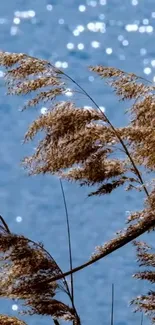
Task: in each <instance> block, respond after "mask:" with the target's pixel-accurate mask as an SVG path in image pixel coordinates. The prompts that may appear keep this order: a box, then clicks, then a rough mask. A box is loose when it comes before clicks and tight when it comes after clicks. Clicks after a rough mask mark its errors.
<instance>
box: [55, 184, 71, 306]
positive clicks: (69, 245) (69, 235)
mask: <svg viewBox="0 0 155 325" xmlns="http://www.w3.org/2000/svg"><path fill="white" fill-rule="evenodd" d="M59 181H60V187H61V191H62V197H63V202H64V207H65V213H66V222H67V234H68V249H69V261H70V270H71V271H72V270H73V265H72V245H71V233H70V225H69V215H68V209H67V202H66V197H65V192H64V188H63V184H62V180H61V179H59ZM70 277H71V296H72V302H73V304H74V283H73V274H72V273H71V275H70Z"/></svg>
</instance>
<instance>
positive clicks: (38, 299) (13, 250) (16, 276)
mask: <svg viewBox="0 0 155 325" xmlns="http://www.w3.org/2000/svg"><path fill="white" fill-rule="evenodd" d="M0 253H1V266H0V267H1V274H0V283H1V286H0V297H5V298H10V299H18V300H19V301H21V302H22V304H23V306H24V307H25V308H24V310H23V311H22V313H25V314H26V313H28V314H29V315H33V314H38V315H46V316H51V317H52V318H53V320H58V319H59V318H60V319H61V318H62V319H64V320H73V321H74V324H80V320H79V319H78V315H77V312H76V310H75V308H74V306H72V307H69V306H68V305H66V304H64V303H63V302H61V301H58V300H56V299H55V297H56V294H57V293H58V292H64V293H65V294H67V295H68V297H69V298H70V300H71V294H70V291H69V287H68V284H67V281H66V280H65V278H63V279H62V280H59V281H55V282H51V279H52V277H53V276H56V275H59V274H61V275H62V271H61V269H60V268H59V266H58V265H57V263H56V262H55V260H54V259H53V257H52V256H51V255H50V254H49V253H48V252H47V251H46V250H45V249H44V247H43V245H42V244H41V243H35V242H34V241H32V240H30V239H28V238H25V237H24V236H19V235H15V234H12V233H11V232H10V230H9V229H8V227H7V228H6V225H5V222H4V220H3V218H2V217H1V225H0ZM71 302H72V300H71ZM1 319H2V321H3V323H4V324H13V325H16V324H17V325H18V324H19V325H20V324H21V325H22V324H24V323H22V322H21V323H20V320H17V319H16V318H15V319H14V318H10V320H9V319H8V320H7V317H5V316H3V315H1V316H0V320H1ZM7 321H8V323H7ZM9 321H10V323H9ZM11 321H12V323H11ZM3 323H2V324H3ZM57 324H59V323H58V322H57Z"/></svg>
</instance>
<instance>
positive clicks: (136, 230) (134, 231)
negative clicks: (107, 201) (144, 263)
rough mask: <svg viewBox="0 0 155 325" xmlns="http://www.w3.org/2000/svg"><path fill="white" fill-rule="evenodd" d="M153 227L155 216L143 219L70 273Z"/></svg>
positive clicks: (55, 278)
mask: <svg viewBox="0 0 155 325" xmlns="http://www.w3.org/2000/svg"><path fill="white" fill-rule="evenodd" d="M154 225H155V216H154V218H148V217H145V218H144V219H143V220H141V221H139V222H138V223H137V224H135V225H133V226H129V227H128V228H127V230H126V231H125V232H124V233H123V234H121V235H119V237H116V238H114V239H111V240H110V241H109V242H108V243H107V244H105V245H104V246H103V247H102V251H101V252H100V254H99V255H96V256H94V257H93V258H92V259H91V260H89V261H87V262H86V263H84V264H82V265H80V266H78V267H75V268H74V269H73V270H72V273H75V272H77V271H80V270H82V269H84V268H85V267H87V266H89V265H91V264H94V263H95V262H97V261H99V260H100V259H102V258H103V257H105V256H107V255H109V254H111V253H112V252H114V251H116V250H117V249H119V248H121V247H123V246H125V245H126V244H128V243H130V242H131V241H132V240H134V239H136V238H137V237H139V236H140V235H142V234H144V233H145V232H146V231H148V230H149V229H150V228H151V227H153V226H154ZM69 274H71V271H68V272H65V273H63V277H65V276H68V275H69ZM60 278H61V276H57V277H54V278H53V279H52V282H53V281H56V280H58V279H60Z"/></svg>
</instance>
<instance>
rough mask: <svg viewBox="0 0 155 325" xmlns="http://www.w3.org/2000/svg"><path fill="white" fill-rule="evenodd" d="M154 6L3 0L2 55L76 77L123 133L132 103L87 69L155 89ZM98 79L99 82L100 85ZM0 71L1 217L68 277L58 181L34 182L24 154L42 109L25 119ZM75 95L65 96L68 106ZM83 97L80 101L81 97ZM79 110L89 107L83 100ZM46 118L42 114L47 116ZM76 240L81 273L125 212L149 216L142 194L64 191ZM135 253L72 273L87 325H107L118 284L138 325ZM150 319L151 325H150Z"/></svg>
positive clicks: (115, 0) (119, 313)
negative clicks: (138, 79)
mask: <svg viewBox="0 0 155 325" xmlns="http://www.w3.org/2000/svg"><path fill="white" fill-rule="evenodd" d="M154 41H155V3H154V0H147V1H144V0H139V1H138V0H132V1H130V0H123V1H122V0H107V1H106V0H100V1H95V0H88V1H86V0H83V1H79V0H66V1H63V0H62V1H60V0H55V1H54V0H53V1H45V0H33V1H30V0H27V1H24V0H23V1H22V0H5V1H4V0H3V1H2V0H1V1H0V49H1V50H4V51H10V52H25V53H27V54H30V55H33V56H36V57H40V58H44V59H48V60H50V61H51V62H53V63H54V64H55V65H56V66H57V67H60V68H62V69H64V71H66V72H67V73H68V74H70V75H71V76H72V77H74V78H75V79H76V80H77V81H78V82H79V83H80V84H81V85H82V86H83V87H84V88H85V89H86V90H87V91H88V92H89V93H91V95H92V97H93V98H94V99H95V100H96V101H97V102H98V104H99V105H100V106H101V107H102V108H103V109H105V111H106V113H107V115H108V117H109V118H110V120H111V122H112V123H114V124H115V125H117V126H118V125H123V124H124V123H126V122H127V116H126V115H125V116H124V115H123V112H124V109H125V108H126V107H127V106H128V105H129V104H128V103H125V104H123V105H122V104H121V105H120V104H119V103H118V101H117V99H116V98H115V97H114V95H113V94H112V92H111V90H110V89H109V88H108V87H107V86H105V84H104V82H103V81H102V80H100V79H99V78H96V77H95V75H93V74H92V73H90V72H89V71H88V69H87V66H89V65H96V64H102V65H109V66H116V67H118V68H121V69H124V70H126V71H132V72H135V73H137V74H138V75H141V76H146V77H147V78H148V79H149V80H151V81H155V45H154V44H155V42H154ZM94 77H95V78H94ZM5 92H6V90H5V88H4V83H3V72H2V71H0V124H1V127H0V141H1V145H0V157H1V159H0V180H1V182H0V213H1V214H2V215H3V216H4V218H5V219H6V221H7V222H8V224H9V226H10V228H11V229H12V231H15V232H18V233H22V234H24V235H26V236H29V237H31V238H32V239H33V240H38V241H42V242H43V243H44V244H45V246H46V248H47V249H49V250H50V252H51V254H52V255H53V256H54V258H55V259H56V260H57V262H58V263H59V264H60V266H61V268H62V269H63V270H64V271H65V270H68V247H67V235H66V224H65V216H64V208H63V201H62V195H61V190H60V185H59V181H58V179H57V178H56V177H49V176H44V177H41V176H38V177H33V178H30V177H28V176H27V175H26V173H25V172H24V171H23V170H22V169H21V168H20V160H21V158H22V157H23V156H24V155H26V154H27V153H28V152H31V151H32V150H33V144H32V145H29V146H26V145H25V146H22V145H21V141H22V138H23V135H24V132H25V131H26V129H27V126H28V124H29V123H30V122H31V121H32V120H33V119H34V118H35V117H36V115H37V114H38V113H37V111H36V110H33V109H32V110H29V111H27V112H24V113H21V112H20V111H19V107H20V105H21V104H22V103H23V101H22V99H19V98H13V97H7V96H6V94H5ZM70 95H71V93H70V92H69V93H68V97H70ZM77 97H78V96H77ZM77 102H78V105H87V106H89V105H91V103H90V102H89V101H88V100H87V99H85V98H83V97H80V98H77ZM41 109H42V112H44V108H41ZM64 188H65V193H66V199H67V204H68V209H69V215H70V221H71V233H72V245H73V255H74V260H73V263H74V266H77V265H79V264H81V263H83V262H84V261H86V260H87V259H88V258H89V257H90V255H91V253H92V252H93V251H94V248H95V246H96V245H99V244H102V243H104V242H105V241H107V240H108V239H110V238H111V237H112V236H114V233H115V232H116V231H117V230H119V229H121V227H123V226H124V221H125V218H126V217H127V213H128V211H130V210H132V209H139V208H141V207H142V203H141V199H142V195H135V194H132V193H130V192H127V193H126V192H125V193H123V192H122V191H121V190H118V191H116V192H115V193H114V194H113V195H111V196H106V197H101V198H95V197H94V198H87V194H88V189H86V188H79V187H78V185H75V184H68V183H65V185H64ZM135 259H136V257H135V252H134V250H133V248H132V246H131V245H128V246H127V247H125V248H122V249H121V250H120V251H118V252H116V253H114V254H113V255H111V256H110V257H107V258H105V259H104V260H101V261H100V262H98V263H96V264H95V265H94V266H91V267H89V268H87V269H84V270H83V271H81V272H79V273H77V274H75V276H74V279H75V299H76V305H77V308H78V311H79V313H80V315H81V319H82V324H86V325H88V324H89V325H93V324H109V322H110V299H111V298H110V294H111V293H110V292H111V284H112V283H115V324H117V325H125V324H135V325H137V324H139V323H140V314H136V315H135V314H132V312H131V311H132V308H131V307H128V305H129V301H130V300H131V299H132V298H133V297H134V296H135V295H136V294H140V293H142V292H145V286H144V284H143V283H140V282H138V281H136V280H134V279H132V274H133V273H134V272H136V270H137V265H136V262H135ZM19 309H20V308H19V306H18V305H17V304H16V302H14V303H12V302H10V301H7V300H5V301H2V303H1V309H0V313H8V314H12V315H16V316H17V313H18V310H19ZM25 319H26V320H27V322H28V324H29V325H35V324H37V325H45V324H46V325H47V324H51V320H50V319H48V318H47V319H46V317H44V318H41V317H38V316H33V317H26V318H25ZM147 323H148V320H147V319H146V320H145V324H147Z"/></svg>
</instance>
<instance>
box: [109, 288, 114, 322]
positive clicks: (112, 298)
mask: <svg viewBox="0 0 155 325" xmlns="http://www.w3.org/2000/svg"><path fill="white" fill-rule="evenodd" d="M111 289H112V290H111V318H110V325H114V283H112V288H111Z"/></svg>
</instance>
